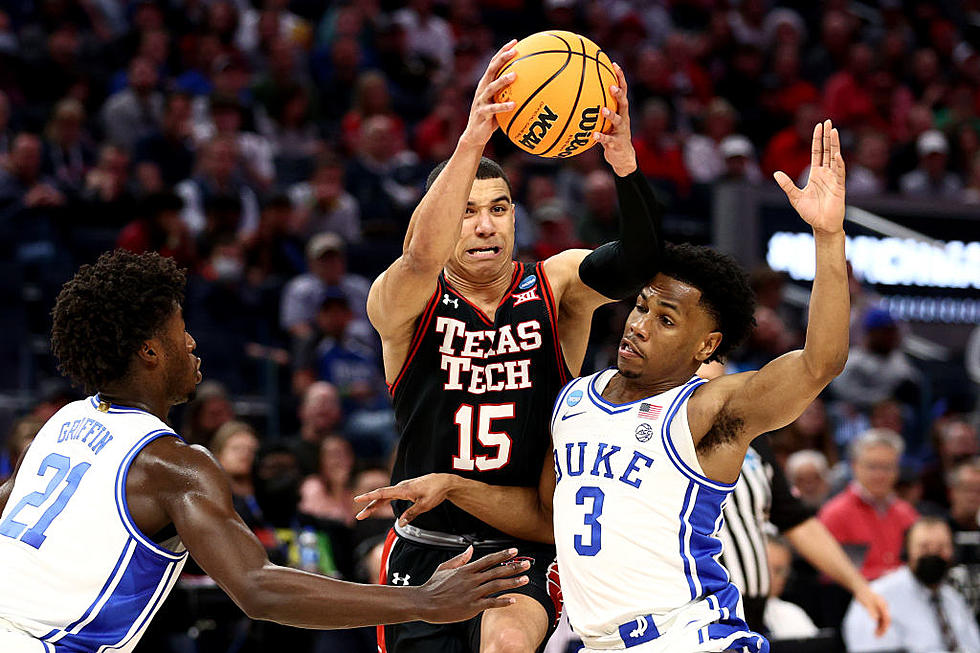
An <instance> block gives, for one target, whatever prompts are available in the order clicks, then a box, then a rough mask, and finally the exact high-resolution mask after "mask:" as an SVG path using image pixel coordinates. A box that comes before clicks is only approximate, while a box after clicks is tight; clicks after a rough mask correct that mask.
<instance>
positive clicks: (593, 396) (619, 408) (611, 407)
mask: <svg viewBox="0 0 980 653" xmlns="http://www.w3.org/2000/svg"><path fill="white" fill-rule="evenodd" d="M612 369H615V368H613V367H607V368H606V369H604V370H602V371H601V372H597V373H596V374H594V375H593V376H592V378H591V379H589V383H588V388H587V389H588V395H589V399H590V400H591V401H592V403H593V404H594V405H595V406H596V408H601V409H602V410H603V411H605V412H606V413H608V414H609V415H619V414H620V413H625V412H627V411H629V410H632V408H633V405H634V404H637V403H639V402H641V401H646V400H647V399H648V397H644V398H643V399H637V400H636V401H630V402H627V403H625V404H614V403H613V402H611V401H606V400H605V399H603V398H602V394H601V393H600V392H599V391H598V390H597V389H596V387H595V383H596V381H598V380H599V377H600V376H602V375H603V374H605V373H606V372H608V371H609V370H612ZM607 383H608V382H607Z"/></svg>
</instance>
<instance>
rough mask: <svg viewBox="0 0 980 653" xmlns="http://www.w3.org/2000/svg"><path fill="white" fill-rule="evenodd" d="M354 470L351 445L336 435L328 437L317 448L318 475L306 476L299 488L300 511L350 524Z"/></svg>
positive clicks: (352, 505) (352, 507)
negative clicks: (318, 457)
mask: <svg viewBox="0 0 980 653" xmlns="http://www.w3.org/2000/svg"><path fill="white" fill-rule="evenodd" d="M353 470H354V451H353V450H352V449H351V446H350V443H349V442H347V440H345V439H344V438H342V437H340V436H339V435H330V436H327V437H326V438H325V439H324V440H323V442H322V443H321V444H320V462H319V466H318V468H317V473H316V474H313V475H311V476H307V477H306V480H304V481H303V484H302V485H301V486H300V503H299V509H300V510H302V511H303V512H305V513H308V514H310V515H313V516H314V517H320V518H322V519H332V520H334V521H339V522H342V523H345V524H350V523H352V522H353V520H354V501H353V499H354V495H353V493H352V492H351V480H352V478H351V476H352V473H353Z"/></svg>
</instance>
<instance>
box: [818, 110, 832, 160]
mask: <svg viewBox="0 0 980 653" xmlns="http://www.w3.org/2000/svg"><path fill="white" fill-rule="evenodd" d="M833 127H834V126H833V125H832V124H831V123H830V119H829V118H828V119H827V120H824V121H823V156H822V159H823V161H822V162H821V164H820V165H822V166H825V167H830V140H831V139H830V132H831V130H832V129H833Z"/></svg>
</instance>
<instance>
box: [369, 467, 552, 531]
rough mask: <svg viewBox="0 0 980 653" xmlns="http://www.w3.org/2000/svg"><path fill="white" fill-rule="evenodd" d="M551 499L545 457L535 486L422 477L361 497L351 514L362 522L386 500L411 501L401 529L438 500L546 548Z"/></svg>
mask: <svg viewBox="0 0 980 653" xmlns="http://www.w3.org/2000/svg"><path fill="white" fill-rule="evenodd" d="M554 495H555V467H554V464H553V463H552V459H551V456H547V457H545V460H544V465H543V466H542V468H541V478H540V480H539V481H538V487H517V486H510V485H487V484H486V483H481V482H480V481H474V480H472V479H468V478H463V477H462V476H456V475H455V474H426V475H425V476H419V477H418V478H411V479H408V480H405V481H402V482H401V483H399V484H398V485H393V486H391V487H383V488H378V489H377V490H373V491H371V492H368V493H366V494H362V495H360V496H358V497H355V498H354V502H355V503H366V504H367V505H366V506H365V508H364V509H363V510H361V512H359V513H358V514H357V518H358V519H365V518H367V517H370V516H371V515H372V514H374V512H376V511H377V510H378V509H380V508H381V507H383V506H385V505H387V504H388V503H389V502H390V501H391V500H392V499H403V500H406V501H411V502H412V505H411V506H409V507H408V509H406V510H405V512H403V513H402V515H401V517H399V522H400V523H401V524H402V525H404V524H407V523H408V522H410V521H411V520H412V519H414V518H415V517H417V516H418V515H420V514H422V513H423V512H427V511H429V510H432V509H433V508H435V507H436V506H438V505H439V504H440V503H442V502H443V501H451V502H453V503H454V504H456V505H457V506H459V507H460V508H462V509H463V510H465V511H466V512H468V513H470V514H471V515H473V516H474V517H476V518H477V519H479V520H480V521H483V522H486V523H487V524H490V525H491V526H493V527H494V528H497V529H499V530H501V531H503V532H505V533H507V534H508V535H511V536H513V537H518V538H520V539H522V540H530V541H532V542H545V543H548V544H552V543H554V541H555V531H554V527H553V522H552V515H553V509H552V499H553V497H554Z"/></svg>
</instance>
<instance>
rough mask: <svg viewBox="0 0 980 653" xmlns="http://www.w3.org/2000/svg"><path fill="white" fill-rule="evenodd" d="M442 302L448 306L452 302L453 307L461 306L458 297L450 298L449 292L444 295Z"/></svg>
mask: <svg viewBox="0 0 980 653" xmlns="http://www.w3.org/2000/svg"><path fill="white" fill-rule="evenodd" d="M442 303H443V304H445V305H446V306H449V305H450V304H452V305H453V308H459V300H458V299H456V298H455V297H454V298H453V299H452V300H450V299H449V293H446V294H445V295H443V296H442Z"/></svg>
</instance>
